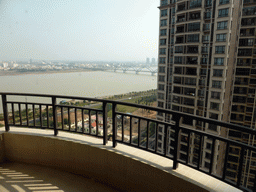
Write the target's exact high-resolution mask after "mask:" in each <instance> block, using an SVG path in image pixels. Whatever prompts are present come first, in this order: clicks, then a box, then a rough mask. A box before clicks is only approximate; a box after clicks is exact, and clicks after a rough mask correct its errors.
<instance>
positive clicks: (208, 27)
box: [203, 23, 210, 31]
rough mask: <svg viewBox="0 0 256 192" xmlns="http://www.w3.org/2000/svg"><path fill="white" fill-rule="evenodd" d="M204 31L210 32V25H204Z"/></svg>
mask: <svg viewBox="0 0 256 192" xmlns="http://www.w3.org/2000/svg"><path fill="white" fill-rule="evenodd" d="M203 29H204V31H208V30H210V23H206V24H204V28H203Z"/></svg>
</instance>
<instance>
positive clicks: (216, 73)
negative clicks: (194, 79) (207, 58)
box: [213, 69, 223, 77]
mask: <svg viewBox="0 0 256 192" xmlns="http://www.w3.org/2000/svg"><path fill="white" fill-rule="evenodd" d="M222 75H223V70H222V69H213V76H214V77H222Z"/></svg>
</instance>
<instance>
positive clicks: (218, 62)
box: [214, 58, 224, 65]
mask: <svg viewBox="0 0 256 192" xmlns="http://www.w3.org/2000/svg"><path fill="white" fill-rule="evenodd" d="M214 65H224V58H214Z"/></svg>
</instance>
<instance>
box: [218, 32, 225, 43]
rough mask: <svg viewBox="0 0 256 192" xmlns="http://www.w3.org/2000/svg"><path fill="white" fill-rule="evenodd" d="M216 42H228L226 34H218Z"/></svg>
mask: <svg viewBox="0 0 256 192" xmlns="http://www.w3.org/2000/svg"><path fill="white" fill-rule="evenodd" d="M216 41H218V42H223V41H226V34H225V33H222V34H217V35H216Z"/></svg>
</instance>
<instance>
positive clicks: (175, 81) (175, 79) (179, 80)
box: [173, 77, 181, 84]
mask: <svg viewBox="0 0 256 192" xmlns="http://www.w3.org/2000/svg"><path fill="white" fill-rule="evenodd" d="M173 83H176V84H181V77H174V79H173Z"/></svg>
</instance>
